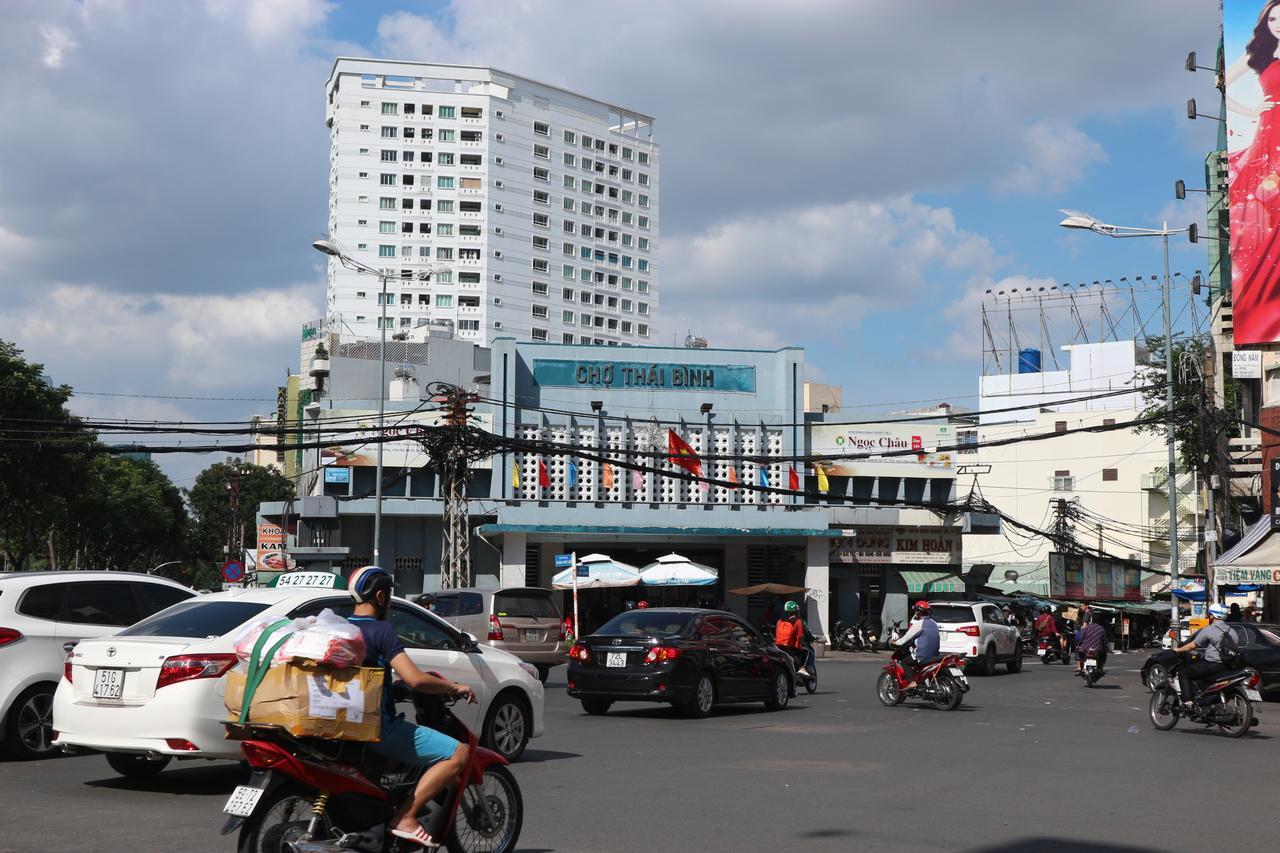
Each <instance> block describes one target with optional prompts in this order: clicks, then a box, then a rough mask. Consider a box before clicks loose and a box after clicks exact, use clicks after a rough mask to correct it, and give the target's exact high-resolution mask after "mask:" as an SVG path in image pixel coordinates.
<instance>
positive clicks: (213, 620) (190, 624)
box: [119, 600, 267, 639]
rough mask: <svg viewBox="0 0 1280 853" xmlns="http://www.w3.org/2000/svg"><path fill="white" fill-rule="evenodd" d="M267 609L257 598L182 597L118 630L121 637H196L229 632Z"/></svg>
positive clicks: (214, 635)
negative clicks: (203, 598) (212, 598)
mask: <svg viewBox="0 0 1280 853" xmlns="http://www.w3.org/2000/svg"><path fill="white" fill-rule="evenodd" d="M266 609H267V605H266V604H264V603H262V602H258V601H204V600H195V601H184V602H183V603H181V604H175V605H174V606H173V607H170V608H169V609H168V610H162V611H160V612H159V613H157V614H156V615H154V616H151V617H149V618H147V619H143V620H142V621H141V622H139V623H138V624H136V625H134V626H133V627H132V628H127V629H125V630H123V631H121V632H120V634H119V636H121V637H200V638H202V639H213V638H214V637H221V636H223V635H224V634H229V633H231V632H232V631H233V630H235V629H236V628H237V627H239V626H240V625H243V624H244V623H245V622H247V621H249V620H250V619H252V618H253V617H254V616H257V615H258V614H259V613H261V612H262V611H264V610H266Z"/></svg>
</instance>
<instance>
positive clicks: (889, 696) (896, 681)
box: [876, 647, 969, 711]
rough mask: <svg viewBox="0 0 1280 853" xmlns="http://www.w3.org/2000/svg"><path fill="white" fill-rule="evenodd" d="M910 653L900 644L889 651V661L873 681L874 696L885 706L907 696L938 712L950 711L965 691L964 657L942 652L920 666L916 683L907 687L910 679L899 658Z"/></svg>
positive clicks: (967, 690)
mask: <svg viewBox="0 0 1280 853" xmlns="http://www.w3.org/2000/svg"><path fill="white" fill-rule="evenodd" d="M909 653H910V652H908V651H907V649H905V648H903V647H898V648H895V649H894V650H893V654H892V655H891V656H890V657H889V663H888V664H886V665H885V667H884V671H882V672H881V673H880V678H879V680H877V681H876V696H877V697H878V698H879V699H880V704H882V705H885V706H887V707H893V706H894V705H900V704H902V702H903V700H904V699H906V698H908V697H914V698H918V699H923V700H925V701H926V702H928V703H930V704H931V705H933V707H935V708H937V709H938V710H939V711H954V710H955V709H956V708H959V707H960V702H961V701H962V700H963V699H964V694H966V693H968V692H969V679H968V678H966V677H965V674H964V666H965V659H964V657H963V656H961V655H953V654H949V655H943V656H942V657H940V658H938V659H936V660H933V661H930V662H929V663H926V664H924V665H923V666H922V667H920V671H919V673H918V674H917V675H916V686H915V687H913V688H912V689H910V690H908V689H907V685H908V684H909V683H910V681H911V679H909V678H908V677H907V671H906V669H904V668H903V666H902V658H903V657H904V656H905V655H907V654H909Z"/></svg>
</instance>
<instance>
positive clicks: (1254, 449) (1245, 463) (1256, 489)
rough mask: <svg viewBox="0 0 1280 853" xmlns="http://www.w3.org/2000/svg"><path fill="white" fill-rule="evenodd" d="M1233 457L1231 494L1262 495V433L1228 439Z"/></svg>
mask: <svg viewBox="0 0 1280 853" xmlns="http://www.w3.org/2000/svg"><path fill="white" fill-rule="evenodd" d="M1227 453H1228V455H1229V456H1230V457H1231V494H1232V496H1233V497H1238V498H1258V497H1261V496H1262V435H1261V434H1260V433H1255V434H1254V435H1252V436H1250V437H1241V438H1232V439H1228V440H1227Z"/></svg>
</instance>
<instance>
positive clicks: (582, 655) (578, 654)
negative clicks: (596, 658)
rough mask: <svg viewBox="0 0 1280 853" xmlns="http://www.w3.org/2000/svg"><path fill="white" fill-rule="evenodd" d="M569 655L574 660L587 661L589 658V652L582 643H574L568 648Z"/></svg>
mask: <svg viewBox="0 0 1280 853" xmlns="http://www.w3.org/2000/svg"><path fill="white" fill-rule="evenodd" d="M569 657H571V658H573V659H574V660H581V661H588V660H591V652H590V651H589V650H588V649H587V647H586V646H584V645H583V644H582V643H574V644H573V648H571V649H569Z"/></svg>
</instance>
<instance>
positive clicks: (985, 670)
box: [982, 646, 996, 675]
mask: <svg viewBox="0 0 1280 853" xmlns="http://www.w3.org/2000/svg"><path fill="white" fill-rule="evenodd" d="M982 674H983V675H995V674H996V647H995V646H987V653H986V654H984V655H983V656H982Z"/></svg>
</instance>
